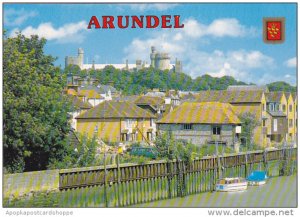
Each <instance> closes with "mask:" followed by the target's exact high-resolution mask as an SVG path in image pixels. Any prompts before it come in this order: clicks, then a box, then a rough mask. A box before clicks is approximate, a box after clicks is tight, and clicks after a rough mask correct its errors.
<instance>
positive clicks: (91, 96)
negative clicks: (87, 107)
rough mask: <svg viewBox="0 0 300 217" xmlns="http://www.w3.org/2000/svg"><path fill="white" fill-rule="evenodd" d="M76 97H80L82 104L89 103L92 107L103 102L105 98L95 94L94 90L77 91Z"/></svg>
mask: <svg viewBox="0 0 300 217" xmlns="http://www.w3.org/2000/svg"><path fill="white" fill-rule="evenodd" d="M78 96H80V97H82V99H83V101H84V102H88V103H90V104H91V105H92V106H93V107H94V106H96V105H98V104H99V103H101V102H103V101H104V100H105V98H104V97H103V96H101V95H100V94H98V93H97V91H95V90H92V89H91V90H85V89H82V90H79V91H78Z"/></svg>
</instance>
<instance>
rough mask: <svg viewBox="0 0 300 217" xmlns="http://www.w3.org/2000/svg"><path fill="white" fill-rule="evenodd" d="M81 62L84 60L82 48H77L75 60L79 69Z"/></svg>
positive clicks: (81, 65)
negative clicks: (76, 58)
mask: <svg viewBox="0 0 300 217" xmlns="http://www.w3.org/2000/svg"><path fill="white" fill-rule="evenodd" d="M83 60H84V51H83V49H82V48H78V60H77V61H78V62H77V64H78V66H79V67H80V68H82V67H83Z"/></svg>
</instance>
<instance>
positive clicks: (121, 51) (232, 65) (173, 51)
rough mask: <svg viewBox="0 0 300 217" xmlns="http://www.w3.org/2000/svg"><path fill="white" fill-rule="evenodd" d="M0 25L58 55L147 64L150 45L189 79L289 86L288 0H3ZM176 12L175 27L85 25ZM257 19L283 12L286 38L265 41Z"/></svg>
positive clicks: (292, 44)
mask: <svg viewBox="0 0 300 217" xmlns="http://www.w3.org/2000/svg"><path fill="white" fill-rule="evenodd" d="M3 8H4V28H5V29H6V30H8V35H9V36H11V37H13V36H14V32H16V31H22V32H23V34H25V35H30V34H38V35H40V36H42V37H45V38H46V39H47V40H48V41H47V44H46V47H45V52H46V53H47V54H51V55H53V56H56V57H58V60H57V61H56V63H55V64H57V65H61V66H62V67H64V58H65V56H76V55H77V49H78V48H79V47H81V48H83V49H84V51H85V60H84V61H85V63H91V62H92V60H93V59H94V60H95V62H96V63H124V62H125V60H126V59H128V60H129V62H130V63H135V60H136V59H141V60H143V61H147V62H148V63H149V62H150V57H149V53H150V47H151V46H152V45H154V46H156V47H157V50H159V51H162V52H168V53H170V55H171V62H174V61H175V58H178V59H180V60H181V61H182V62H183V70H184V72H185V73H187V74H189V75H191V76H192V77H193V78H195V77H197V76H200V75H203V74H210V75H212V76H223V75H231V76H234V77H235V78H236V79H238V80H241V81H245V82H254V83H257V84H266V83H270V82H273V81H278V80H281V81H286V82H288V83H290V84H293V85H295V84H296V73H297V68H296V62H297V61H296V55H297V43H296V40H297V29H296V27H297V23H296V17H297V16H296V13H297V5H296V4H220V3H218V4H203V3H194V4H170V3H169V4H5V5H4V7H3ZM94 15H95V16H97V17H98V18H99V19H100V18H101V16H104V15H111V16H121V15H129V16H130V15H138V16H139V15H145V16H146V15H157V16H161V15H180V16H181V22H183V23H184V24H185V27H184V28H183V29H161V28H157V29H93V30H88V29H87V25H88V22H89V20H90V18H91V16H94ZM263 17H285V19H286V40H285V42H284V43H283V44H277V45H272V44H265V43H264V42H263V39H262V28H263V23H262V19H263Z"/></svg>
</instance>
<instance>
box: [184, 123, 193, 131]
mask: <svg viewBox="0 0 300 217" xmlns="http://www.w3.org/2000/svg"><path fill="white" fill-rule="evenodd" d="M183 129H184V130H191V129H192V124H184V125H183Z"/></svg>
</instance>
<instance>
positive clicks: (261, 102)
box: [196, 89, 267, 146]
mask: <svg viewBox="0 0 300 217" xmlns="http://www.w3.org/2000/svg"><path fill="white" fill-rule="evenodd" d="M196 101H198V102H224V103H230V104H231V105H232V107H233V110H234V112H235V113H236V114H237V115H238V116H239V115H242V114H244V113H251V114H253V115H254V116H255V117H256V120H257V121H258V123H259V126H257V127H256V128H255V129H254V136H253V142H254V143H255V144H256V145H259V146H267V126H266V125H265V122H264V121H263V120H264V119H265V118H266V116H267V114H266V104H267V102H266V97H265V94H264V90H260V89H259V90H255V89H249V90H247V89H245V90H233V89H232V90H221V91H200V93H199V94H198V96H197V97H196Z"/></svg>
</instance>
